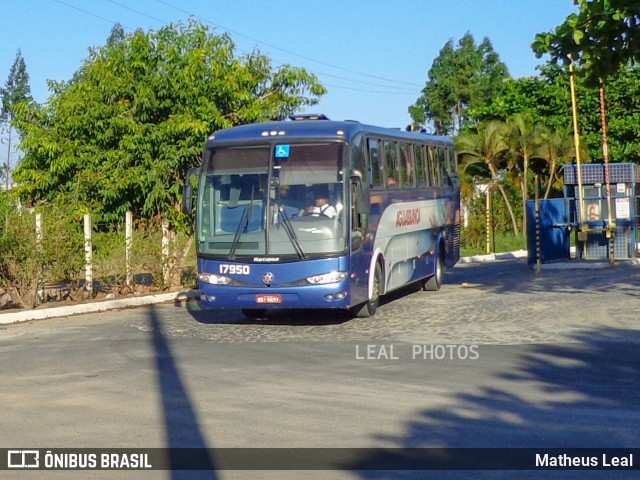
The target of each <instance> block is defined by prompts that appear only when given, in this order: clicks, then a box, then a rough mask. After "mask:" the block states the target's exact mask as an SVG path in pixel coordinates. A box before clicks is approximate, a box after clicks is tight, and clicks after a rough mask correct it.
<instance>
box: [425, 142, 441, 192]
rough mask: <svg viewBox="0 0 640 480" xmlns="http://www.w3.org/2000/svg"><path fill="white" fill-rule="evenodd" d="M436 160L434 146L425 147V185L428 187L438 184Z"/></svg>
mask: <svg viewBox="0 0 640 480" xmlns="http://www.w3.org/2000/svg"><path fill="white" fill-rule="evenodd" d="M436 161H437V160H436V155H435V147H427V178H428V183H427V185H429V186H430V187H437V186H438V185H440V180H439V178H438V168H437V166H436Z"/></svg>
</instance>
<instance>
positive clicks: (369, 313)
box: [356, 263, 382, 318]
mask: <svg viewBox="0 0 640 480" xmlns="http://www.w3.org/2000/svg"><path fill="white" fill-rule="evenodd" d="M381 288H382V267H380V264H379V263H376V267H375V270H374V271H373V290H372V291H371V298H370V299H369V301H368V302H366V303H365V304H364V305H362V306H361V307H360V309H359V310H357V311H356V317H358V318H369V317H373V316H374V315H375V314H376V311H377V310H378V305H379V304H380V289H381Z"/></svg>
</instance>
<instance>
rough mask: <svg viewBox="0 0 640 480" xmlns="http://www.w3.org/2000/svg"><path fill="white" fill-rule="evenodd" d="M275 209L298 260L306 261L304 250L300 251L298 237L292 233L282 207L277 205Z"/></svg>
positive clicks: (300, 246) (289, 222) (287, 217)
mask: <svg viewBox="0 0 640 480" xmlns="http://www.w3.org/2000/svg"><path fill="white" fill-rule="evenodd" d="M276 208H277V209H278V214H279V216H280V217H281V218H282V225H283V226H284V231H285V232H287V237H289V240H291V244H292V245H293V248H294V249H295V250H296V253H297V254H298V256H299V257H300V260H304V259H306V258H307V256H306V255H305V253H304V250H302V245H300V242H299V241H298V237H296V232H294V231H293V228H292V227H291V221H290V220H289V216H288V215H287V213H286V212H285V211H284V207H283V206H282V205H281V204H277V205H276Z"/></svg>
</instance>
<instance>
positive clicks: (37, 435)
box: [0, 261, 640, 479]
mask: <svg viewBox="0 0 640 480" xmlns="http://www.w3.org/2000/svg"><path fill="white" fill-rule="evenodd" d="M445 282H446V283H445V285H444V286H443V288H442V290H441V291H440V292H437V293H433V292H418V291H415V290H412V289H406V290H403V291H401V292H396V293H394V294H392V295H390V296H389V297H388V298H386V299H385V303H384V304H383V305H382V306H381V308H380V309H379V311H378V314H377V315H376V316H375V317H374V318H371V319H351V318H350V317H348V316H346V315H343V314H340V313H334V312H312V313H310V312H288V313H286V314H279V315H273V316H270V317H269V318H267V319H266V320H260V321H256V320H248V319H245V318H244V317H243V316H242V314H241V313H240V312H239V311H235V310H229V311H223V312H204V311H201V310H200V309H199V308H198V304H197V303H195V302H190V303H188V304H186V305H185V304H179V305H166V304H165V305H156V306H153V307H148V308H138V309H131V310H123V311H119V312H109V313H101V314H94V315H82V316H75V317H70V318H60V319H52V320H46V321H39V322H30V323H26V324H17V325H8V326H3V327H0V379H1V389H0V405H1V406H2V407H1V408H2V416H1V417H0V448H114V447H122V448H147V447H148V448H151V447H195V448H227V447H228V448H232V447H239V448H245V447H254V448H255V447H259V448H274V447H275V448H289V449H296V448H336V447H337V448H346V447H350V448H371V449H374V450H370V451H369V453H371V452H373V453H372V454H373V455H376V452H378V451H380V452H384V451H385V449H394V448H405V447H409V448H414V447H443V448H463V447H469V448H472V447H473V448H475V447H482V448H493V447H497V448H500V447H530V448H560V449H563V448H569V447H579V448H587V447H590V448H637V447H640V442H639V440H638V439H639V432H640V403H639V401H638V399H639V393H640V380H639V374H640V349H639V347H640V313H639V312H640V301H639V298H640V289H639V284H640V269H638V268H637V267H631V266H618V267H616V268H615V269H613V270H609V269H605V270H557V271H555V270H554V271H543V272H542V274H541V275H539V276H536V275H534V274H533V273H532V272H531V271H530V270H529V269H527V268H526V265H525V264H524V263H523V262H522V261H503V262H495V263H489V264H464V265H459V266H457V267H456V268H455V269H453V270H452V271H450V272H448V273H447V274H446V276H445ZM292 452H294V454H295V450H292ZM352 460H353V459H351V460H350V461H349V462H347V466H346V467H345V468H344V469H343V470H338V471H306V472H300V471H275V472H274V471H270V472H267V471H241V470H240V471H231V470H224V471H222V470H220V469H223V468H224V467H225V462H224V459H219V458H218V459H216V456H215V455H212V456H209V457H207V459H206V461H207V462H209V464H210V466H211V468H212V469H214V470H215V471H209V472H187V471H179V470H174V471H153V472H149V471H147V472H142V471H136V472H116V471H83V472H80V471H75V472H74V471H64V472H24V471H19V472H6V471H5V472H0V477H2V478H16V479H31V478H65V479H67V478H81V479H84V478H101V479H102V478H109V479H111V478H115V479H119V478H127V479H128V478H131V479H139V478H140V479H142V478H144V479H147V478H149V479H150V478H154V479H155V478H160V479H165V478H166V479H178V478H197V479H200V478H203V479H204V478H206V479H218V478H223V479H235V478H240V479H245V478H340V479H343V478H344V479H360V478H362V479H393V478H401V479H404V478H552V479H555V478H572V479H573V478H576V479H577V478H607V479H609V478H637V473H636V472H629V471H595V470H590V471H568V470H562V469H560V470H555V471H545V472H540V471H528V472H504V471H485V472H465V471H448V472H438V471H429V472H411V471H402V472H398V471H396V472H390V471H371V470H369V471H367V470H361V468H362V466H363V465H366V462H365V459H364V458H363V459H356V460H353V461H352ZM369 460H370V459H369ZM248 462H249V463H250V462H251V459H248ZM363 462H364V463H363ZM636 463H640V458H637V459H636ZM43 473H46V475H43Z"/></svg>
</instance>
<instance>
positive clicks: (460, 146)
mask: <svg viewBox="0 0 640 480" xmlns="http://www.w3.org/2000/svg"><path fill="white" fill-rule="evenodd" d="M506 137H507V127H506V125H505V124H504V123H503V122H500V121H488V122H484V123H481V124H479V125H477V127H476V131H475V132H467V133H464V134H462V135H459V136H457V137H456V139H455V142H456V152H457V153H458V155H460V156H461V157H462V160H463V162H464V165H463V168H464V169H469V168H473V167H474V166H477V164H478V163H480V164H482V165H484V166H485V167H486V168H487V170H488V171H489V174H490V176H491V181H492V182H494V183H495V184H496V185H497V187H498V190H499V191H500V193H501V194H502V198H503V199H504V202H505V205H506V207H507V211H508V212H509V216H510V218H511V224H512V227H513V233H514V234H515V235H517V234H518V224H517V222H516V217H515V214H514V213H513V207H512V206H511V202H510V201H509V196H508V195H507V192H506V190H505V188H504V186H503V184H502V181H501V173H500V170H501V164H502V162H503V161H504V158H505V155H506V153H507V152H508V151H509V146H508V144H507V142H506V140H505V139H506Z"/></svg>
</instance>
